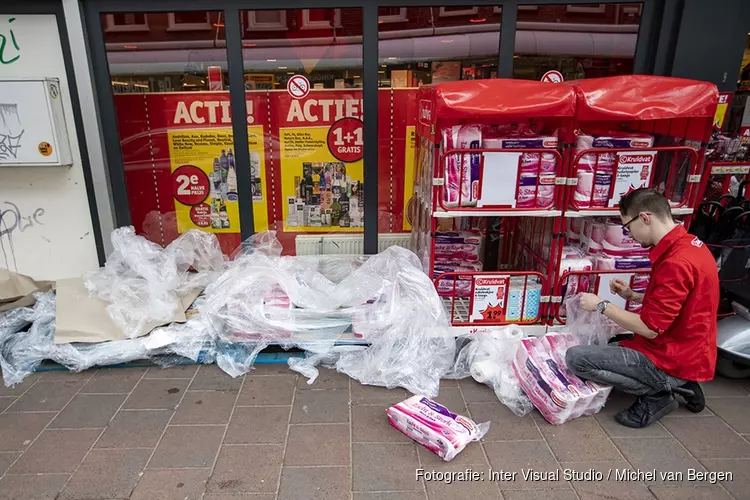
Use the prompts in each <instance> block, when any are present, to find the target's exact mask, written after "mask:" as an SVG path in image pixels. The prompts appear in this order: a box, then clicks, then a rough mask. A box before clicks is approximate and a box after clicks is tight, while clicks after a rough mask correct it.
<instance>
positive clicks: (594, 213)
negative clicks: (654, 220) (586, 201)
mask: <svg viewBox="0 0 750 500" xmlns="http://www.w3.org/2000/svg"><path fill="white" fill-rule="evenodd" d="M692 213H693V209H692V208H687V207H680V208H673V209H672V215H690V214H692ZM619 214H620V212H619V210H618V209H617V208H610V209H602V210H580V211H579V210H567V211H566V212H565V217H570V218H576V217H612V216H616V215H619Z"/></svg>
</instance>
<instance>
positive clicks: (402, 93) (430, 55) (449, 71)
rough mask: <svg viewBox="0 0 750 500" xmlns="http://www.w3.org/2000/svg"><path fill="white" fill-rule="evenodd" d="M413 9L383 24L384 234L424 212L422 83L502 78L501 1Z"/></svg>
mask: <svg viewBox="0 0 750 500" xmlns="http://www.w3.org/2000/svg"><path fill="white" fill-rule="evenodd" d="M496 3H497V4H499V3H501V2H496ZM402 10H403V9H390V8H389V9H383V8H381V9H380V10H379V12H378V14H379V17H380V18H381V20H382V18H383V16H386V15H389V16H396V15H397V14H400V13H401V12H400V11H402ZM406 14H408V22H407V23H397V22H393V23H388V22H381V23H380V24H378V58H379V61H378V62H379V65H380V66H379V67H378V86H379V87H380V89H379V91H378V110H379V112H378V116H379V121H378V128H379V137H380V141H379V146H378V147H379V149H378V233H379V235H380V236H379V237H380V240H379V241H380V242H384V241H399V240H398V238H399V237H401V236H402V235H409V233H410V231H411V229H412V224H416V222H417V220H418V219H420V218H421V217H422V216H421V215H419V210H417V209H416V207H418V206H419V204H418V203H417V201H416V200H417V199H418V196H416V195H415V193H414V179H415V177H419V173H418V172H419V170H420V169H419V168H418V167H417V166H416V165H418V164H419V161H416V157H415V148H416V126H417V123H418V116H417V110H418V94H419V87H420V86H422V85H430V84H440V83H445V82H454V81H460V80H479V79H489V78H496V77H497V71H498V67H497V64H498V50H499V45H500V23H501V20H502V18H501V15H502V12H501V10H500V7H499V6H497V7H495V6H492V5H487V6H482V7H478V6H473V5H471V4H470V3H469V4H466V5H460V6H449V7H441V6H440V5H439V4H438V5H436V6H434V7H409V9H408V11H407V13H406ZM365 84H366V85H369V84H370V82H365ZM384 233H387V236H386V235H384ZM399 233H400V234H399Z"/></svg>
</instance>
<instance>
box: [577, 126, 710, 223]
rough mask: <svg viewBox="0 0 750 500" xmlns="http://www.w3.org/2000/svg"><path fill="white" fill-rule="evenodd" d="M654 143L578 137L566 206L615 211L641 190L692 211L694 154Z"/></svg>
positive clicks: (617, 136) (696, 179) (644, 137)
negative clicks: (658, 192) (657, 193)
mask: <svg viewBox="0 0 750 500" xmlns="http://www.w3.org/2000/svg"><path fill="white" fill-rule="evenodd" d="M662 140H664V139H662ZM656 141H657V139H656V138H655V137H654V136H653V135H650V134H643V133H635V132H631V133H612V134H610V135H609V136H592V135H583V134H582V135H579V136H578V139H577V142H576V146H575V150H574V151H573V153H574V155H575V156H574V158H573V160H572V162H571V166H570V173H569V175H570V177H569V178H568V179H567V181H566V185H567V186H568V193H567V199H568V203H569V207H570V208H571V209H572V210H578V211H581V212H586V211H589V210H596V211H602V210H606V209H609V210H610V211H613V212H616V211H617V207H618V204H619V200H620V199H621V198H622V196H624V195H626V194H627V193H629V192H631V191H633V190H634V189H637V188H642V187H655V188H659V189H660V190H661V191H662V192H664V194H665V196H666V197H667V199H669V200H670V204H671V205H672V207H673V208H675V209H678V208H684V207H688V208H689V207H693V206H695V204H696V203H697V196H698V190H699V185H700V182H701V179H702V175H701V170H702V168H701V167H699V156H698V152H697V151H696V149H694V148H693V147H690V146H665V145H658V146H657V145H655V142H656Z"/></svg>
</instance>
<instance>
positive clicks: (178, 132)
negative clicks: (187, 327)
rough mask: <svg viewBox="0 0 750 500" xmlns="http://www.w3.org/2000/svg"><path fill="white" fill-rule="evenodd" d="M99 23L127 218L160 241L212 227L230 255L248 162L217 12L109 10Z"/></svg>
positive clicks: (237, 229) (237, 237)
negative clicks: (234, 116) (236, 134)
mask: <svg viewBox="0 0 750 500" xmlns="http://www.w3.org/2000/svg"><path fill="white" fill-rule="evenodd" d="M101 23H102V28H103V35H104V42H105V46H106V53H107V62H108V70H109V75H110V78H111V85H112V92H113V97H114V109H115V115H116V121H117V129H118V132H119V147H120V152H121V155H122V163H123V169H124V175H125V183H126V189H127V201H128V205H129V210H130V220H131V224H132V225H133V226H134V227H135V230H136V232H137V234H141V235H143V236H145V237H146V238H148V239H149V240H151V241H154V242H156V243H158V244H160V245H162V246H166V245H168V244H169V243H170V242H171V241H173V240H174V239H175V238H177V237H178V236H179V235H180V234H182V233H184V232H186V231H188V230H190V229H201V230H204V231H210V232H212V233H215V234H216V236H217V237H218V239H219V242H220V244H221V247H222V250H223V251H224V252H225V253H229V252H231V251H232V250H233V249H235V248H236V247H237V246H238V245H239V243H240V241H241V236H240V229H241V226H240V224H241V221H240V211H239V199H238V197H239V195H238V186H237V177H238V176H237V171H238V169H239V168H247V167H246V166H243V165H237V162H236V161H235V157H234V151H236V149H237V146H236V145H235V144H234V142H233V137H232V124H231V106H230V101H229V91H228V85H227V81H228V79H227V55H226V37H225V30H224V16H223V12H221V11H195V12H157V13H154V12H148V13H146V12H113V13H103V14H101ZM107 147H113V146H112V145H110V144H108V145H107Z"/></svg>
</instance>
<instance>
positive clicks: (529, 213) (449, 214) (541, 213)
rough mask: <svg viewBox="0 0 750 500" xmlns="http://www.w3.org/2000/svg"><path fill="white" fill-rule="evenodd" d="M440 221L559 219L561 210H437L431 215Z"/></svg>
mask: <svg viewBox="0 0 750 500" xmlns="http://www.w3.org/2000/svg"><path fill="white" fill-rule="evenodd" d="M432 215H433V216H434V217H437V218H440V219H450V218H453V217H559V216H560V215H562V211H561V210H492V211H486V210H471V209H467V210H460V209H459V210H437V211H435V212H434V213H433V214H432Z"/></svg>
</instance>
